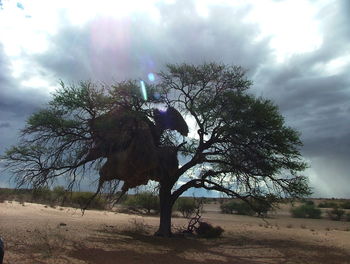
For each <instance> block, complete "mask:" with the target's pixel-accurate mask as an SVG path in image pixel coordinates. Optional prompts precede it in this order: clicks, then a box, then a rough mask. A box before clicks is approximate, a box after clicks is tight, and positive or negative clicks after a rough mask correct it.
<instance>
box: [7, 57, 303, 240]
mask: <svg viewBox="0 0 350 264" xmlns="http://www.w3.org/2000/svg"><path fill="white" fill-rule="evenodd" d="M251 85H252V83H251V81H249V80H248V79H247V78H246V77H245V71H244V70H243V69H242V68H241V67H238V66H226V65H219V64H215V63H210V64H203V65H199V66H194V65H187V64H181V65H168V66H167V70H166V71H164V72H160V73H159V74H158V81H157V83H156V84H153V85H150V84H148V85H146V86H145V87H143V92H145V90H147V92H148V96H145V94H143V96H142V93H141V92H140V88H139V83H138V82H135V81H128V82H122V83H118V84H116V85H114V86H111V87H106V86H101V87H98V86H96V85H94V84H92V83H91V82H81V83H80V84H79V85H71V86H65V85H64V84H63V83H61V88H60V89H59V90H58V91H57V92H56V93H55V94H54V96H53V99H52V101H51V102H50V103H49V105H48V106H47V107H46V108H45V109H43V110H40V111H38V112H37V113H34V114H33V115H32V116H31V117H30V118H29V119H28V121H27V126H26V128H25V129H24V130H23V131H22V137H21V141H20V143H19V144H18V146H15V147H12V148H11V149H9V150H8V151H7V153H6V155H5V156H3V159H4V160H5V162H6V165H7V167H8V168H10V169H11V170H12V172H13V173H14V175H15V180H16V182H17V183H18V184H19V185H24V184H29V185H31V186H33V187H38V186H42V185H45V184H50V183H52V182H54V180H55V179H57V178H59V177H62V176H65V177H67V179H68V183H69V186H70V187H72V186H74V184H78V183H79V182H80V180H81V179H82V177H83V176H84V175H86V174H88V173H89V172H90V173H91V172H92V174H93V175H96V170H99V174H100V176H99V184H98V187H97V193H98V192H100V191H101V190H102V188H103V187H104V186H105V185H104V183H105V182H108V183H109V185H108V186H110V187H111V188H112V189H113V190H115V189H117V188H116V187H117V186H118V184H119V182H124V185H123V187H122V190H123V191H124V192H125V191H127V190H128V189H130V188H133V187H136V186H139V185H142V184H147V182H148V181H149V180H154V181H157V182H158V183H159V198H160V225H159V229H158V231H157V233H156V234H158V235H161V236H170V235H171V210H172V207H173V205H174V203H175V201H176V199H177V198H178V197H179V196H180V195H181V194H183V193H184V192H185V191H187V190H189V189H190V188H204V189H206V190H211V191H218V192H221V193H224V194H226V195H227V196H230V197H236V198H240V199H242V200H244V201H245V202H247V203H248V204H250V205H252V206H253V207H254V203H253V202H252V201H254V200H260V201H263V202H268V203H271V202H272V199H271V197H277V198H286V197H291V198H295V197H301V196H304V195H308V194H310V189H309V187H308V184H307V180H306V178H305V177H304V176H301V175H299V173H300V172H301V171H303V170H304V169H305V168H306V164H305V162H304V161H303V160H302V157H301V154H300V152H299V148H300V147H301V145H302V143H301V141H300V139H299V134H298V132H296V131H295V130H293V129H292V128H290V127H287V126H286V125H285V124H284V120H283V117H282V116H281V115H280V114H279V112H278V109H277V107H276V106H275V105H274V104H273V103H272V102H271V101H269V100H267V99H263V98H256V97H255V96H253V95H251V94H249V93H248V92H247V89H248V88H249V87H250V86H251ZM145 88H146V89H145ZM147 97H148V98H147ZM159 109H163V110H159ZM182 117H184V119H183V118H182ZM185 120H187V122H190V124H191V125H190V126H189V128H190V129H188V127H187V124H186V122H185ZM189 130H190V132H191V133H190V135H188V132H189ZM178 157H182V160H183V162H182V163H181V164H180V165H181V166H180V165H179V162H178ZM180 180H181V182H185V183H184V184H182V185H179V184H178V182H180ZM253 209H254V208H253Z"/></svg>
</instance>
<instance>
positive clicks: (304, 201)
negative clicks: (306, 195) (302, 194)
mask: <svg viewBox="0 0 350 264" xmlns="http://www.w3.org/2000/svg"><path fill="white" fill-rule="evenodd" d="M301 202H302V203H303V204H307V205H315V202H314V201H312V200H307V199H302V200H301Z"/></svg>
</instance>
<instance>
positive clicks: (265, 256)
mask: <svg viewBox="0 0 350 264" xmlns="http://www.w3.org/2000/svg"><path fill="white" fill-rule="evenodd" d="M89 245H91V246H89ZM96 245H98V246H96ZM69 257H72V258H75V259H79V260H82V261H85V262H86V263H106V264H109V263H167V264H170V263H184V264H187V263H188V264H189V263H201V264H203V263H214V264H223V263H225V264H227V263H235V264H243V263H245V264H262V263H281V264H282V263H293V264H294V263H315V264H316V263H317V264H319V263H327V264H328V263H331V264H340V263H347V261H348V260H349V254H348V253H347V252H346V251H345V250H341V249H338V248H333V247H326V246H316V245H312V244H308V243H303V242H300V241H291V240H287V238H286V240H274V239H267V240H258V239H253V238H249V237H245V236H237V237H233V236H225V237H223V238H220V239H199V238H179V237H174V238H160V237H155V236H152V235H144V234H137V233H132V232H123V231H118V230H106V229H104V230H98V231H97V233H96V236H93V237H90V238H89V240H88V241H86V243H84V245H79V246H76V247H75V248H74V249H73V250H71V251H70V252H69Z"/></svg>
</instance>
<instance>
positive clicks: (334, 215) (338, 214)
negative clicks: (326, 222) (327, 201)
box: [327, 207, 345, 221]
mask: <svg viewBox="0 0 350 264" xmlns="http://www.w3.org/2000/svg"><path fill="white" fill-rule="evenodd" d="M327 214H328V217H329V218H330V219H331V220H335V221H340V220H341V219H342V217H343V215H344V214H345V211H344V210H342V209H339V208H338V207H335V208H333V209H332V210H330V211H327Z"/></svg>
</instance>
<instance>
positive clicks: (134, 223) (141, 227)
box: [123, 218, 149, 235]
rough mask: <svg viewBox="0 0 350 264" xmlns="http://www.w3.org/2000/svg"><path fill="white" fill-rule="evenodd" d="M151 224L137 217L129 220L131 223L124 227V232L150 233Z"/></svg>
mask: <svg viewBox="0 0 350 264" xmlns="http://www.w3.org/2000/svg"><path fill="white" fill-rule="evenodd" d="M148 230H149V226H148V225H147V224H146V223H145V221H143V220H138V219H136V218H134V219H131V220H130V221H129V225H128V226H126V227H125V228H124V230H123V231H124V232H127V233H132V234H138V235H146V234H148Z"/></svg>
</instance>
